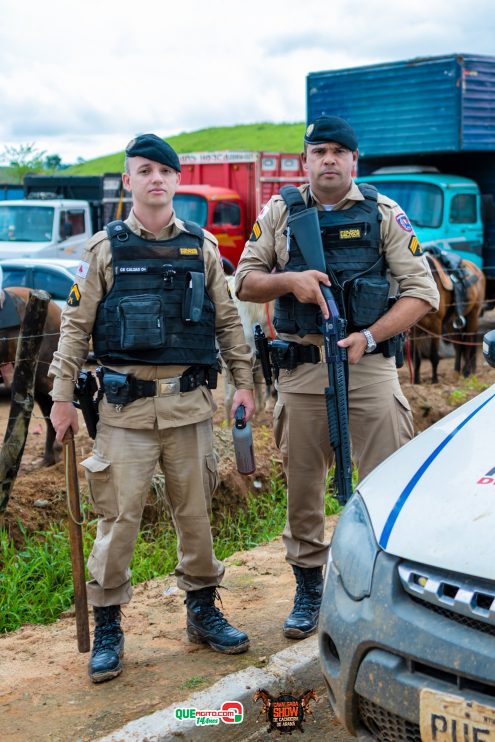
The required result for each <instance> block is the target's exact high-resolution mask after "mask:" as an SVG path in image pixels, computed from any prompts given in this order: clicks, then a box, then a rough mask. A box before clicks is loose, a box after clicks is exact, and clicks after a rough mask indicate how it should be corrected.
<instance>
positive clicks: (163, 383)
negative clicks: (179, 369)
mask: <svg viewBox="0 0 495 742" xmlns="http://www.w3.org/2000/svg"><path fill="white" fill-rule="evenodd" d="M179 392H180V376H172V377H170V378H169V379H157V380H156V395H155V396H157V397H166V396H167V395H168V394H179Z"/></svg>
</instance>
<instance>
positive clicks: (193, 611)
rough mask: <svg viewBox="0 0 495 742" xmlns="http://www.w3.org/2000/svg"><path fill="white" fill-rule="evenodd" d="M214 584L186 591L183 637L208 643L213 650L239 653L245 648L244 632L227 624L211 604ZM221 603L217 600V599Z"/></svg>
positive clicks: (215, 592)
mask: <svg viewBox="0 0 495 742" xmlns="http://www.w3.org/2000/svg"><path fill="white" fill-rule="evenodd" d="M215 598H219V599H220V596H219V594H218V593H217V589H216V587H203V588H201V590H191V591H190V592H187V593H186V600H185V603H186V606H187V636H188V638H189V640H190V641H192V642H194V643H195V644H209V645H210V647H211V648H212V649H214V650H215V651H216V652H223V654H240V653H241V652H245V651H246V650H247V649H248V647H249V638H248V635H247V634H245V633H244V632H243V631H239V629H236V628H234V627H233V626H231V625H230V624H229V622H228V621H227V619H226V618H224V615H223V613H222V612H221V611H219V609H218V608H216V606H215ZM220 602H221V600H220Z"/></svg>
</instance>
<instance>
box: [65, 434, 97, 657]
mask: <svg viewBox="0 0 495 742" xmlns="http://www.w3.org/2000/svg"><path fill="white" fill-rule="evenodd" d="M63 444H64V460H65V485H66V489H67V509H68V516H69V518H68V520H69V541H70V559H71V562H72V579H73V583H74V606H75V610H76V630H77V648H78V649H79V651H80V652H89V645H90V641H89V621H88V600H87V596H86V580H85V576H84V554H83V544H82V530H81V525H82V520H81V506H80V502H79V481H78V478H77V462H76V450H75V447H74V433H73V431H72V428H68V430H67V432H66V433H65V435H64V438H63Z"/></svg>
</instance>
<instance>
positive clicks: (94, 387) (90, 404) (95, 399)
mask: <svg viewBox="0 0 495 742" xmlns="http://www.w3.org/2000/svg"><path fill="white" fill-rule="evenodd" d="M74 396H75V398H76V399H75V401H74V406H75V407H77V408H78V409H80V410H81V412H82V414H83V417H84V422H85V423H86V428H87V430H88V435H89V436H90V437H91V438H96V426H97V424H98V405H99V403H100V399H101V398H102V396H103V393H102V391H101V389H100V387H99V386H98V382H97V381H96V377H95V376H94V374H93V373H92V372H91V371H86V370H85V369H83V370H82V371H81V372H80V373H79V377H78V379H77V382H76V385H75V387H74Z"/></svg>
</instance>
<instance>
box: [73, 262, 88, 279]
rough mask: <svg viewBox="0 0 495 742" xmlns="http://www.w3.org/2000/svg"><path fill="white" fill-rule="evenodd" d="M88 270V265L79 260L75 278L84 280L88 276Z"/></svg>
mask: <svg viewBox="0 0 495 742" xmlns="http://www.w3.org/2000/svg"><path fill="white" fill-rule="evenodd" d="M88 270H89V263H87V262H86V261H85V260H81V262H80V263H79V265H78V266H77V271H76V276H77V277H78V278H86V276H87V275H88Z"/></svg>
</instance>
